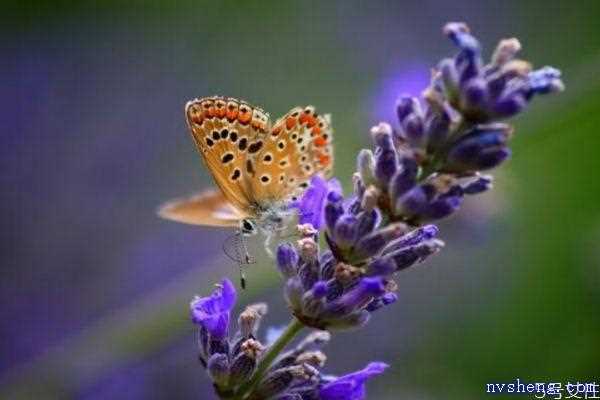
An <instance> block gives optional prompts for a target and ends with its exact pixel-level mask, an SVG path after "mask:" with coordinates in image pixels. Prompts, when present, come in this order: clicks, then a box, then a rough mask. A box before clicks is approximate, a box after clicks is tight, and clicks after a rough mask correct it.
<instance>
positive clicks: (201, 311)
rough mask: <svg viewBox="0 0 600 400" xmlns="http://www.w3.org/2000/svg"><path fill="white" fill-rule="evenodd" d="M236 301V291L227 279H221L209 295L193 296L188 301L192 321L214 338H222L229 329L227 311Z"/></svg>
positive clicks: (228, 311)
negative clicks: (189, 301) (190, 300)
mask: <svg viewBox="0 0 600 400" xmlns="http://www.w3.org/2000/svg"><path fill="white" fill-rule="evenodd" d="M235 301H236V292H235V288H234V286H233V284H232V283H231V281H230V280H229V279H223V281H222V282H221V285H217V288H216V289H215V290H214V291H213V293H212V294H211V295H210V297H195V298H194V299H193V300H192V302H191V303H190V310H191V315H192V322H194V323H195V324H198V325H200V326H202V327H203V328H205V329H206V330H207V331H208V332H209V333H210V335H211V337H213V338H215V339H223V338H225V337H226V336H227V332H228V329H229V313H230V311H231V309H232V308H233V306H234V305H235Z"/></svg>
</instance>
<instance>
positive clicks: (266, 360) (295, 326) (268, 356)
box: [235, 318, 304, 400]
mask: <svg viewBox="0 0 600 400" xmlns="http://www.w3.org/2000/svg"><path fill="white" fill-rule="evenodd" d="M302 328H304V325H302V323H301V322H300V321H298V320H297V319H296V318H292V320H291V321H290V323H289V324H288V326H287V327H286V328H285V331H283V333H282V334H281V336H279V338H277V340H276V341H275V342H274V343H273V344H272V345H271V346H269V349H268V350H267V352H266V353H265V355H264V357H263V358H262V359H261V360H260V362H259V363H258V366H257V368H256V371H255V372H254V375H252V377H251V378H250V379H249V380H248V381H247V382H246V383H244V384H243V385H242V386H240V388H239V389H238V390H237V393H236V395H235V399H238V400H243V399H244V398H246V396H247V395H248V394H251V393H252V391H253V390H254V389H255V388H256V386H257V385H258V384H259V383H260V381H261V380H262V378H263V377H264V375H265V373H266V372H267V370H268V369H269V367H270V366H271V364H272V363H273V361H274V360H275V358H277V356H278V355H279V353H281V351H282V350H283V349H284V348H285V346H287V345H288V344H289V343H290V342H291V341H292V340H293V339H294V338H295V337H296V335H297V334H298V332H300V331H301V330H302Z"/></svg>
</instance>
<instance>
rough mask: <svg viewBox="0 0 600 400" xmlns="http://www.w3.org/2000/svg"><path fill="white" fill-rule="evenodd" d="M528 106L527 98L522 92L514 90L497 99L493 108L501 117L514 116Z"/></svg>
mask: <svg viewBox="0 0 600 400" xmlns="http://www.w3.org/2000/svg"><path fill="white" fill-rule="evenodd" d="M526 106H527V100H526V99H525V96H524V95H523V94H522V93H521V92H513V93H512V94H510V95H505V96H502V97H501V98H499V99H498V100H496V102H495V103H494V106H493V108H492V110H493V112H494V113H495V114H496V115H498V116H499V117H504V118H506V117H512V116H513V115H516V114H518V113H520V112H521V111H523V110H524V109H525V107H526Z"/></svg>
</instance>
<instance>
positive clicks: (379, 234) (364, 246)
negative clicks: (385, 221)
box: [355, 223, 407, 258]
mask: <svg viewBox="0 0 600 400" xmlns="http://www.w3.org/2000/svg"><path fill="white" fill-rule="evenodd" d="M406 230H407V227H406V225H404V224H403V223H396V224H392V225H388V226H386V227H385V228H383V229H379V230H377V231H375V232H372V233H370V234H368V235H367V236H365V237H363V238H362V239H359V241H358V242H357V243H356V246H355V251H356V254H357V255H358V256H359V257H360V258H368V257H372V256H374V255H376V254H377V253H379V252H380V251H381V250H382V249H383V248H384V247H385V246H386V245H387V244H388V243H390V242H391V241H393V240H394V239H396V238H399V237H401V236H402V235H404V234H405V233H406Z"/></svg>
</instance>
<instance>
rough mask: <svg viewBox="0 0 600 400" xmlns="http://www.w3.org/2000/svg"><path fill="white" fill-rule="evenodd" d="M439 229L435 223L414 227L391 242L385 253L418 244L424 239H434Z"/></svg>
mask: <svg viewBox="0 0 600 400" xmlns="http://www.w3.org/2000/svg"><path fill="white" fill-rule="evenodd" d="M438 232H439V229H438V228H437V226H435V225H425V226H422V227H420V228H417V229H414V230H412V231H410V232H408V233H407V234H405V235H403V236H401V237H399V238H398V239H397V240H394V241H393V242H391V243H389V244H388V246H387V247H386V248H385V250H384V251H383V254H388V253H391V252H393V251H396V250H399V249H402V248H404V247H408V246H414V245H417V244H419V243H421V242H423V241H426V240H430V239H433V238H434V237H436V236H437V234H438Z"/></svg>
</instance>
